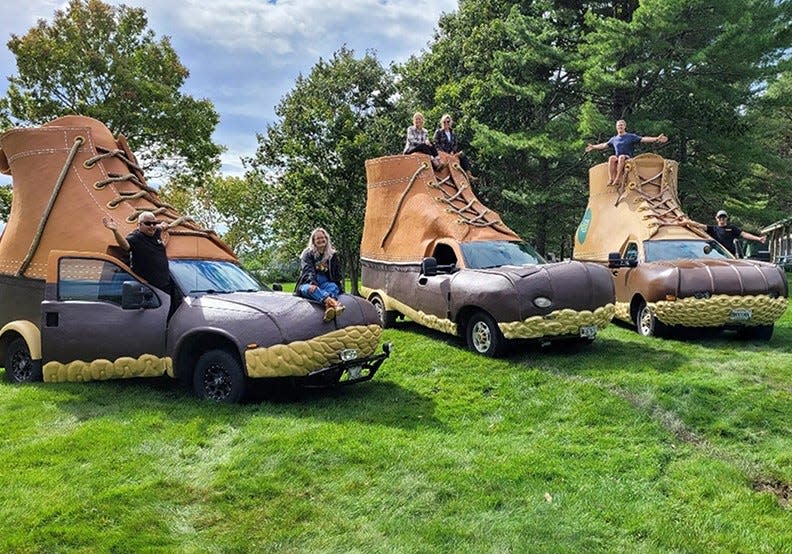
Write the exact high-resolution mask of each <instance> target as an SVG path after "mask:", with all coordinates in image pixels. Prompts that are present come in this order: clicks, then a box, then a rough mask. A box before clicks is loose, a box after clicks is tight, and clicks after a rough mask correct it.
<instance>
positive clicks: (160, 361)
mask: <svg viewBox="0 0 792 554" xmlns="http://www.w3.org/2000/svg"><path fill="white" fill-rule="evenodd" d="M42 373H43V374H44V381H46V382H48V383H62V382H67V381H68V382H82V381H105V380H107V379H132V378H133V377H159V376H161V375H165V374H166V373H167V374H168V375H170V376H173V362H172V361H171V359H170V358H159V357H157V356H154V355H153V354H143V355H141V356H140V357H138V358H131V357H126V356H125V357H122V358H118V359H117V360H114V361H112V362H111V361H110V360H104V359H98V360H93V361H90V362H84V361H82V360H75V361H73V362H69V363H67V364H63V363H60V362H47V363H46V364H44V367H43V368H42Z"/></svg>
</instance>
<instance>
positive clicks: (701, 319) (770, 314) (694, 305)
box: [648, 294, 789, 327]
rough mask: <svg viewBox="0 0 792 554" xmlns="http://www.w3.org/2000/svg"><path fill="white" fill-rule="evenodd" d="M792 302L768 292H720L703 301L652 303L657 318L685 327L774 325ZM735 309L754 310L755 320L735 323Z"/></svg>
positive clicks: (683, 299)
mask: <svg viewBox="0 0 792 554" xmlns="http://www.w3.org/2000/svg"><path fill="white" fill-rule="evenodd" d="M788 304H789V300H788V299H787V298H783V297H780V296H779V297H778V298H771V297H770V296H767V295H765V294H762V295H756V296H752V295H748V296H730V295H726V294H718V295H715V296H712V297H710V298H705V299H701V300H698V299H696V298H682V299H681V300H676V301H666V300H661V301H659V302H649V303H648V305H649V307H650V308H651V309H652V311H653V312H654V314H655V316H656V317H657V319H659V320H660V321H662V322H663V323H665V324H667V325H684V326H685V327H720V326H722V325H728V324H730V323H744V324H745V325H747V326H754V325H770V324H772V323H775V322H776V321H777V320H778V319H779V318H780V317H781V316H782V315H783V314H784V312H785V311H786V309H787V306H788ZM734 309H749V310H751V312H752V315H751V319H750V320H749V321H745V322H739V321H737V322H735V321H734V320H732V319H730V317H729V316H730V314H731V311H732V310H734Z"/></svg>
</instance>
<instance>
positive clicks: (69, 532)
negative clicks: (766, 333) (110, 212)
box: [0, 311, 792, 554]
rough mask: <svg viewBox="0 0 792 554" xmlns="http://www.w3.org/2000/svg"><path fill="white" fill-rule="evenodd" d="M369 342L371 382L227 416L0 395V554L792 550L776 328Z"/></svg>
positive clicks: (790, 346) (784, 347)
mask: <svg viewBox="0 0 792 554" xmlns="http://www.w3.org/2000/svg"><path fill="white" fill-rule="evenodd" d="M384 338H385V339H386V340H390V341H392V342H393V343H394V344H395V346H396V351H395V353H394V354H393V356H392V357H391V359H390V360H389V361H388V362H386V363H385V364H384V365H383V366H382V369H381V370H380V372H379V373H378V374H377V376H376V377H375V379H374V380H373V381H371V382H369V383H364V384H361V385H357V386H354V387H350V388H347V389H343V390H337V391H325V392H318V393H314V392H311V393H305V394H303V395H302V396H301V397H300V398H298V399H294V398H292V397H289V396H288V395H283V394H281V395H278V394H272V395H266V394H264V395H263V396H264V397H265V398H264V399H263V400H259V401H256V402H252V403H249V404H245V405H242V406H217V405H212V404H210V403H206V402H200V401H198V400H196V399H194V398H193V397H192V396H191V395H190V393H189V391H187V390H184V389H180V388H178V387H177V386H176V384H175V383H173V382H170V381H167V380H141V381H135V382H119V381H115V382H103V383H89V384H35V385H29V386H13V385H9V384H7V383H5V382H3V383H2V384H0V426H1V428H2V432H1V433H0V468H2V471H0V551H1V552H47V553H49V552H91V553H93V552H218V553H220V552H222V553H225V552H248V551H253V552H312V553H313V552H338V553H341V552H344V553H346V552H360V553H370V552H388V553H391V552H403V553H414V552H426V553H437V552H449V553H460V552H469V553H486V552H498V553H501V552H513V553H522V552H553V553H555V552H569V553H576V554H577V553H587V552H630V553H633V552H663V553H664V552H706V553H711V552H729V553H731V552H767V553H779V552H792V505H790V502H789V493H790V485H791V484H792V313H791V312H790V311H787V314H786V315H785V317H784V318H783V319H782V320H781V321H780V322H779V323H778V324H777V326H776V333H775V335H774V337H773V339H772V340H771V341H770V342H769V343H765V344H755V343H751V342H742V341H738V340H736V339H735V338H734V337H733V336H729V335H725V336H723V337H720V338H718V339H709V340H698V341H681V340H662V339H647V338H642V337H639V336H638V335H637V334H636V333H634V332H633V331H631V330H629V329H626V328H623V327H618V326H615V325H611V326H610V327H608V328H607V329H606V330H605V331H604V332H603V333H602V334H601V335H600V337H599V338H598V339H597V340H596V341H595V343H594V344H593V345H592V346H591V347H588V348H584V349H579V350H568V349H566V348H563V347H559V348H552V349H537V348H535V347H531V348H525V345H519V346H518V348H516V349H515V350H516V351H514V352H512V353H511V355H510V356H509V357H507V358H505V359H501V360H491V359H486V358H483V357H480V356H476V355H473V354H472V353H470V352H468V351H467V350H466V349H465V348H464V345H463V343H462V342H461V341H460V340H455V339H453V338H450V337H447V336H445V335H441V334H438V333H434V332H432V331H428V330H425V329H423V328H420V327H417V326H415V325H413V324H410V323H407V324H403V325H401V326H400V327H399V328H397V329H392V330H387V331H386V332H385V337H384Z"/></svg>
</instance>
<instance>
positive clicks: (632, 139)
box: [586, 119, 668, 185]
mask: <svg viewBox="0 0 792 554" xmlns="http://www.w3.org/2000/svg"><path fill="white" fill-rule="evenodd" d="M666 141H668V137H667V136H665V135H664V134H662V133H661V134H659V135H657V136H656V137H642V136H641V135H636V134H635V133H628V132H627V122H626V121H625V120H623V119H620V120H619V121H617V122H616V134H615V135H614V136H612V137H611V138H610V140H608V142H601V143H599V144H588V145H586V152H591V151H592V150H605V149H606V148H608V146H612V147H613V152H614V154H613V155H612V156H611V157H610V158H608V178H609V180H608V184H609V185H612V184H614V183H616V182H618V181H619V180H620V179H621V178H622V177H623V174H624V164H625V163H626V162H627V160H628V159H630V158H632V157H633V156H634V155H635V149H634V147H635V145H636V144H638V143H639V142H659V143H661V144H662V143H664V142H666Z"/></svg>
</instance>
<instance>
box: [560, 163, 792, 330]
mask: <svg viewBox="0 0 792 554" xmlns="http://www.w3.org/2000/svg"><path fill="white" fill-rule="evenodd" d="M677 175H678V164H677V162H675V161H673V160H666V159H664V158H662V157H660V156H658V155H656V154H641V155H640V156H637V157H635V158H634V159H631V160H629V161H628V162H627V164H626V167H625V174H624V179H623V180H621V181H619V182H617V183H615V184H613V185H609V184H608V168H607V164H604V163H603V164H600V165H597V166H595V167H592V168H591V169H590V170H589V202H588V206H587V208H586V211H585V213H584V215H583V219H582V221H581V222H580V225H579V226H578V229H577V232H576V234H575V248H574V258H575V259H577V260H583V261H589V262H596V263H599V264H602V265H603V266H607V267H609V268H611V271H612V275H613V282H614V285H615V287H616V318H617V319H619V320H621V321H624V322H627V323H631V324H632V325H635V328H636V330H637V331H638V333H640V334H641V335H646V336H649V335H656V334H662V333H663V332H666V331H671V330H672V328H674V327H679V328H695V329H700V328H709V329H711V330H715V331H720V330H722V329H727V328H731V329H736V330H738V331H739V332H740V334H742V335H744V336H747V337H750V338H756V339H762V340H769V339H770V338H771V336H772V334H773V326H774V324H775V321H776V320H777V319H778V318H780V317H781V315H782V314H783V313H784V311H785V310H786V308H787V303H788V300H787V295H788V284H787V280H786V275H785V273H784V271H783V270H782V269H781V268H780V267H778V266H777V265H775V264H770V263H764V262H760V261H754V260H744V259H736V258H735V257H734V256H732V254H731V253H730V252H728V251H727V250H726V249H725V248H723V246H721V245H720V244H718V243H717V242H716V241H715V240H713V239H712V238H711V237H710V236H709V235H707V234H706V233H705V232H703V231H701V230H698V229H694V228H689V227H687V226H684V225H682V224H681V222H682V221H684V220H686V219H687V217H686V215H685V213H684V212H683V210H682V207H681V206H680V203H679V197H678V194H677Z"/></svg>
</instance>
